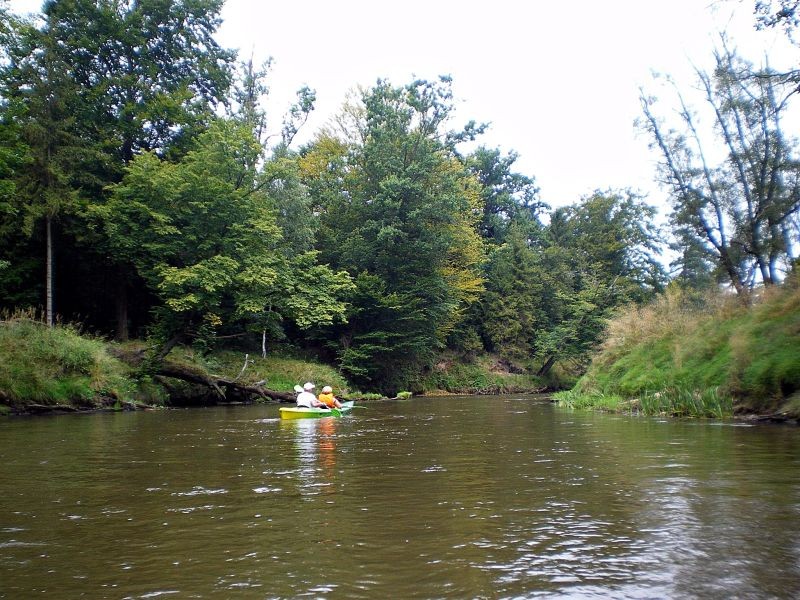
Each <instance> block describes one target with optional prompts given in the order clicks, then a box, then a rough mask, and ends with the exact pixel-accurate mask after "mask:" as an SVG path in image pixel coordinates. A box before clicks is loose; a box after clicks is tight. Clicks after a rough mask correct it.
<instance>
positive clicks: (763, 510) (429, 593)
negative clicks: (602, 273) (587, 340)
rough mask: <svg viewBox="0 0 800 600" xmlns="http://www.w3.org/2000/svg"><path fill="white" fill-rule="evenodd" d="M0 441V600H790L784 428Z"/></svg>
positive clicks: (188, 417)
mask: <svg viewBox="0 0 800 600" xmlns="http://www.w3.org/2000/svg"><path fill="white" fill-rule="evenodd" d="M277 415H278V409H277V407H276V406H258V407H236V408H214V409H195V410H185V411H168V412H156V413H125V414H98V415H88V416H63V417H50V418H35V419H10V420H9V419H6V420H3V421H0V597H2V598H30V597H34V596H39V597H54V598H55V597H58V598H161V597H166V598H170V597H174V598H275V597H303V596H307V597H331V598H336V597H349V598H378V597H388V596H394V597H403V598H414V597H416V598H432V597H452V598H506V597H535V596H548V597H551V596H554V597H559V596H563V597H609V596H613V597H617V598H625V597H628V598H654V597H657V598H665V597H674V598H687V597H702V598H726V597H733V596H735V597H738V598H747V597H751V598H770V597H774V598H790V597H798V596H800V430H798V429H796V428H791V427H767V426H759V427H746V426H736V425H731V424H717V423H709V422H680V421H661V420H651V419H643V418H628V417H619V416H608V415H599V414H592V413H582V412H581V413H578V412H569V411H566V410H563V409H559V408H556V407H554V406H552V405H551V404H550V403H548V402H547V401H546V400H545V399H543V398H518V397H480V398H473V397H466V398H447V399H434V400H409V401H402V402H393V403H389V402H386V403H373V404H369V405H368V408H366V409H364V410H358V411H355V412H354V414H353V415H352V416H349V417H345V418H343V419H340V420H333V419H323V420H318V421H290V422H281V421H280V420H279V419H277Z"/></svg>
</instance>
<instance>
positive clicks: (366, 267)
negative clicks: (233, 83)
mask: <svg viewBox="0 0 800 600" xmlns="http://www.w3.org/2000/svg"><path fill="white" fill-rule="evenodd" d="M363 103H364V112H363V115H364V119H365V120H364V122H363V125H362V126H359V127H358V129H359V130H360V131H363V132H364V136H363V140H364V141H363V144H361V143H359V142H358V140H357V139H356V140H353V141H352V142H353V143H352V145H351V146H350V152H349V154H348V156H347V157H346V162H345V163H341V162H338V161H339V159H338V158H336V154H335V151H334V150H335V146H333V145H331V144H327V145H326V146H325V148H327V149H328V150H331V151H334V152H332V153H331V152H327V153H326V150H324V149H319V150H317V151H316V156H317V157H318V158H320V159H322V160H324V161H325V162H324V163H317V164H329V165H336V166H337V169H338V174H339V175H338V176H337V179H338V181H339V182H340V184H343V185H344V186H346V187H345V193H344V194H329V195H327V199H328V200H329V201H330V202H332V203H335V206H336V210H335V211H333V210H323V213H322V215H323V216H322V221H323V223H322V231H323V233H324V235H325V236H326V237H325V240H326V243H327V248H326V249H325V250H324V252H325V255H326V256H332V260H331V262H332V263H333V264H336V265H338V266H339V267H344V268H347V269H348V271H350V272H351V273H352V274H353V275H354V278H355V282H356V286H357V291H356V294H355V297H354V298H353V300H352V303H353V310H352V314H351V316H350V318H349V325H348V326H347V327H346V328H344V329H343V330H341V331H340V332H339V334H340V340H341V343H342V347H341V349H340V357H341V364H342V367H343V368H344V369H345V370H346V371H347V372H349V373H350V374H351V375H353V376H355V377H356V378H357V379H358V380H359V381H362V382H368V383H370V384H372V385H375V386H379V387H381V388H383V389H384V390H385V391H392V390H396V389H397V388H398V386H402V385H406V384H408V382H409V381H411V379H412V378H413V377H414V375H416V374H417V373H418V372H419V371H420V369H421V368H423V367H424V366H425V365H426V364H428V363H429V362H430V360H431V358H432V356H433V352H434V350H435V349H437V348H440V347H442V345H443V343H444V340H445V338H446V336H447V334H448V333H449V332H450V331H451V330H452V328H453V327H454V326H455V323H456V322H457V321H458V319H459V318H460V315H461V311H462V310H463V307H464V306H466V305H467V304H469V303H470V302H472V301H474V299H475V298H476V297H477V294H478V292H479V290H480V288H481V279H480V275H479V272H478V265H479V263H480V261H481V260H482V251H481V249H480V247H481V242H480V239H479V237H478V235H477V232H476V225H477V221H478V219H479V218H480V215H481V214H482V206H481V198H480V189H479V187H478V186H477V184H476V182H475V179H474V178H473V177H471V176H470V174H469V173H468V172H466V170H465V169H464V167H463V165H462V164H461V162H460V161H459V160H458V159H457V156H456V154H455V152H454V144H455V143H457V141H458V140H459V139H462V138H461V136H462V134H464V135H467V136H469V135H470V133H469V128H467V131H466V133H465V132H452V131H449V130H447V129H446V128H445V124H446V122H447V119H448V118H449V117H450V115H451V112H452V95H451V90H450V81H449V80H448V79H447V78H443V79H441V80H440V81H438V82H428V81H414V82H412V83H410V84H408V85H406V86H403V87H394V86H392V85H390V84H389V83H387V82H379V83H378V84H377V85H376V86H375V87H374V88H372V89H371V90H368V91H367V92H366V93H365V95H364V98H363ZM322 141H324V139H323V140H322ZM346 141H351V140H346ZM312 152H313V151H312ZM309 154H311V153H308V154H306V157H307V158H306V164H309V163H310V156H309ZM323 156H326V157H328V158H327V159H323V158H322V157H323ZM314 172H316V173H319V174H324V175H325V178H326V180H327V181H330V179H328V178H327V173H328V172H327V171H322V170H321V169H315V170H314Z"/></svg>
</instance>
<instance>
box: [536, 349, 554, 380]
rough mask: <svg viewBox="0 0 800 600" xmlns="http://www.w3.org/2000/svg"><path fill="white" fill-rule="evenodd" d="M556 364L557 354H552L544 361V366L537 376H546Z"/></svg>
mask: <svg viewBox="0 0 800 600" xmlns="http://www.w3.org/2000/svg"><path fill="white" fill-rule="evenodd" d="M554 364H556V355H555V354H551V355H550V356H548V357H547V360H546V361H544V364H543V365H542V368H541V369H539V370H538V371H537V372H536V376H537V377H544V376H545V375H547V374H548V373H549V372H550V369H552V368H553V365H554Z"/></svg>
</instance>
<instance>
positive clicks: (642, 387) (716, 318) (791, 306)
mask: <svg viewBox="0 0 800 600" xmlns="http://www.w3.org/2000/svg"><path fill="white" fill-rule="evenodd" d="M798 391H800V288H798V286H797V285H795V284H794V283H789V284H786V285H784V286H783V287H781V288H773V289H770V290H766V291H764V292H762V293H760V294H758V295H757V296H756V297H755V298H754V302H753V304H752V305H751V306H745V305H744V304H742V303H741V302H739V301H738V299H737V298H735V297H732V296H730V295H726V294H721V293H713V294H708V295H706V296H704V297H699V296H697V295H690V294H687V293H686V292H683V291H681V290H679V289H671V290H669V291H668V292H667V293H666V294H664V295H663V296H661V297H660V298H659V299H658V300H657V301H656V302H654V303H653V304H651V305H648V306H645V307H634V308H629V309H628V310H626V311H624V312H622V313H621V314H620V315H618V316H617V318H615V319H613V320H612V321H611V322H610V323H609V325H608V328H607V333H606V339H605V341H604V343H603V345H602V346H601V349H600V352H599V353H598V354H597V355H596V356H595V358H594V360H593V361H592V364H591V365H590V368H589V370H588V371H587V373H586V374H585V375H584V376H583V377H582V378H581V379H580V380H579V381H578V383H577V385H576V386H575V387H574V388H573V390H572V393H573V395H584V396H585V397H586V400H585V401H582V404H588V405H591V404H592V400H591V399H592V398H595V399H597V398H603V397H605V396H612V397H613V396H619V397H621V398H623V399H624V400H625V402H623V403H622V406H632V407H635V408H638V409H639V410H641V411H642V412H644V413H647V414H669V415H676V416H707V417H710V416H713V417H724V416H729V415H731V414H733V413H734V412H737V411H738V412H746V411H756V412H763V411H772V410H779V409H780V408H781V405H782V404H784V403H785V402H786V400H787V399H788V398H789V397H790V396H792V394H794V393H796V392H798ZM572 402H573V404H574V403H575V401H574V400H572ZM626 403H627V404H626Z"/></svg>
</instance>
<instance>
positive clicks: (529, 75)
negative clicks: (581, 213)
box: [11, 0, 788, 205]
mask: <svg viewBox="0 0 800 600" xmlns="http://www.w3.org/2000/svg"><path fill="white" fill-rule="evenodd" d="M40 4H41V3H40V2H39V1H37V0H12V2H11V6H12V7H13V8H14V9H15V10H17V11H18V12H25V11H30V10H36V9H38V7H39V6H40ZM752 10H753V1H752V0H741V1H738V0H717V1H713V0H571V1H569V2H563V1H544V0H527V1H520V0H493V1H491V2H486V1H485V0H483V1H476V0H402V1H401V0H397V1H395V2H387V1H380V0H335V1H333V0H304V1H302V2H295V1H290V0H285V1H281V2H269V1H261V0H227V3H226V6H225V9H224V10H223V13H222V16H223V18H224V24H223V25H222V28H221V30H220V32H219V35H218V39H219V41H220V42H221V43H222V44H223V45H224V46H227V47H236V48H239V49H240V52H241V56H242V57H243V58H245V57H248V56H250V54H251V53H252V54H253V55H254V57H255V59H256V61H261V60H263V59H266V58H267V57H270V56H271V57H273V58H274V61H275V62H274V66H273V70H272V76H271V78H270V87H271V103H270V105H269V107H270V110H271V115H272V127H273V128H274V130H275V132H276V133H277V132H278V131H279V129H280V120H281V117H282V114H283V113H284V112H285V111H286V109H287V108H288V106H289V104H290V103H291V101H292V99H293V98H294V94H295V92H296V90H297V89H298V88H300V87H301V86H302V85H308V86H310V87H311V88H313V89H315V90H316V91H317V98H318V101H317V109H316V111H315V114H314V116H313V118H312V120H311V121H309V123H308V124H307V125H306V127H305V129H304V131H302V132H301V134H300V135H299V136H298V138H297V140H298V141H300V142H302V141H303V140H305V139H307V138H308V137H310V135H311V134H313V133H314V131H315V130H316V129H317V128H319V127H320V126H321V125H323V124H324V123H325V122H326V121H327V120H328V119H329V118H330V116H331V115H332V114H334V113H335V112H336V111H337V110H338V109H339V107H340V106H341V103H342V101H343V99H344V96H345V94H346V93H347V91H348V90H349V89H352V88H354V87H355V86H356V85H359V84H360V85H366V86H369V85H371V84H373V83H375V81H376V80H377V79H378V78H387V79H389V80H390V81H391V82H392V83H393V84H395V85H402V84H405V83H408V82H409V81H411V79H412V77H413V76H416V77H422V78H427V79H433V78H436V77H437V76H439V75H450V76H452V78H453V90H454V93H455V95H456V98H457V102H458V111H457V118H458V120H459V121H460V122H464V121H467V120H470V119H474V120H476V121H479V122H490V123H491V127H490V130H489V132H488V134H487V135H485V136H484V138H483V140H482V141H483V143H485V144H486V145H489V146H497V147H499V148H501V150H503V151H504V152H508V151H510V150H514V151H516V152H517V153H518V154H519V155H520V158H519V160H518V162H517V170H518V171H520V172H522V173H524V174H526V175H529V176H532V177H534V178H535V179H536V182H537V184H538V185H539V187H540V188H541V196H542V199H543V200H544V201H545V202H548V203H550V204H552V205H563V204H568V203H572V202H575V201H577V200H579V199H580V198H581V197H582V196H584V195H587V194H589V193H591V192H592V191H593V190H594V189H606V188H627V187H629V188H633V189H635V190H639V191H642V192H644V193H646V194H648V196H649V201H650V202H651V203H653V204H663V203H664V198H665V194H664V192H663V191H659V190H658V188H657V186H656V185H655V184H654V182H653V180H654V175H655V169H654V160H655V158H656V157H655V155H654V154H653V153H652V152H651V151H650V150H648V147H647V139H646V138H645V136H644V135H642V134H641V133H638V132H637V130H636V128H635V127H634V124H633V123H634V120H635V119H636V118H637V117H638V116H639V114H640V109H639V99H638V98H639V87H640V86H645V87H646V88H649V87H651V83H650V82H651V72H652V71H658V72H663V73H669V74H671V75H673V76H674V77H675V78H676V79H677V80H678V82H679V83H680V84H681V85H684V84H685V86H686V87H688V86H690V85H691V84H692V83H693V81H694V80H693V77H692V72H691V69H692V63H694V64H697V65H699V66H705V65H709V64H710V59H711V51H712V49H713V46H714V43H715V42H716V41H717V40H718V32H719V31H721V30H727V31H728V33H729V35H730V36H732V38H733V40H734V42H735V44H736V45H737V47H738V48H739V49H740V50H741V51H742V54H744V55H745V56H746V57H748V58H750V59H751V60H754V61H758V60H760V59H761V58H762V57H763V55H764V53H765V52H768V53H770V55H771V56H772V55H777V54H779V50H780V54H781V56H783V57H787V53H786V52H785V50H783V49H784V48H785V47H787V46H788V44H786V42H785V38H784V36H783V34H782V33H781V32H774V31H771V32H769V33H766V34H764V33H757V32H755V31H754V30H753V23H754V18H753V15H752ZM773 62H777V61H775V60H773ZM455 124H457V123H454V125H455Z"/></svg>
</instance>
